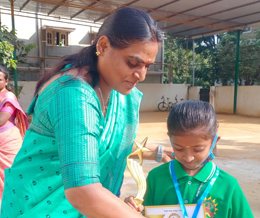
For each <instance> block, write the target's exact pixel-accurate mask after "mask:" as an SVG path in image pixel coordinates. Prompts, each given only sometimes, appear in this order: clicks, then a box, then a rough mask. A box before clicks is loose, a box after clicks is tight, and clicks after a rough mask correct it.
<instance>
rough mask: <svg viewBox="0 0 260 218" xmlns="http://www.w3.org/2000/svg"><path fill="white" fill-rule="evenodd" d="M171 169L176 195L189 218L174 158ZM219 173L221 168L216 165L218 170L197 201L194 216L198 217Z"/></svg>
mask: <svg viewBox="0 0 260 218" xmlns="http://www.w3.org/2000/svg"><path fill="white" fill-rule="evenodd" d="M170 169H171V175H172V180H173V185H174V188H175V191H176V195H177V197H178V201H179V204H180V207H181V211H182V214H183V217H184V218H189V217H188V214H187V210H186V208H185V205H184V202H183V198H182V196H181V191H180V188H179V184H178V181H177V178H176V174H175V169H174V160H172V161H171V163H170ZM218 175H219V168H218V167H217V166H216V172H215V174H214V176H213V177H212V178H211V180H210V182H209V184H208V185H207V187H206V189H205V190H204V192H203V194H202V195H201V197H200V198H199V200H198V202H197V205H196V207H195V210H194V212H193V215H192V218H197V216H198V213H199V210H200V207H201V205H202V202H203V200H204V199H205V198H206V196H207V195H208V193H209V191H210V189H211V188H212V186H213V185H214V183H215V181H216V179H217V177H218Z"/></svg>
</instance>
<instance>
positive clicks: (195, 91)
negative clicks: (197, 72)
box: [188, 86, 202, 100]
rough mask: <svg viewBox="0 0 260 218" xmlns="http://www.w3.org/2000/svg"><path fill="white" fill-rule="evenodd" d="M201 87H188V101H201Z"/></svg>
mask: <svg viewBox="0 0 260 218" xmlns="http://www.w3.org/2000/svg"><path fill="white" fill-rule="evenodd" d="M201 88H202V87H201V86H189V87H188V99H189V100H200V89H201Z"/></svg>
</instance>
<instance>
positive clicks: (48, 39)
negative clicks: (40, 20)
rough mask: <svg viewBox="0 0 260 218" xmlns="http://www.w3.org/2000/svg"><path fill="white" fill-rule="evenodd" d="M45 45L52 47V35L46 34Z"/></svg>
mask: <svg viewBox="0 0 260 218" xmlns="http://www.w3.org/2000/svg"><path fill="white" fill-rule="evenodd" d="M47 45H52V33H50V32H47Z"/></svg>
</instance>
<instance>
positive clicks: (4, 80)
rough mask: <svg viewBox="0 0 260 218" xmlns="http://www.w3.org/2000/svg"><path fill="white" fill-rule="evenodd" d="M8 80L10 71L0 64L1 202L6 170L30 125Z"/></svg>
mask: <svg viewBox="0 0 260 218" xmlns="http://www.w3.org/2000/svg"><path fill="white" fill-rule="evenodd" d="M8 82H9V75H8V71H7V69H6V68H5V67H3V66H2V65H0V202H1V199H2V194H3V188H4V170H5V169H6V168H10V167H11V165H12V163H13V160H14V157H15V155H16V154H17V152H18V151H19V149H20V148H21V145H22V142H23V137H24V134H25V131H26V129H27V127H28V123H27V117H26V115H25V114H24V112H23V110H22V108H21V107H20V105H19V103H18V101H17V99H16V97H15V95H14V94H13V93H12V92H11V89H10V87H9V85H8Z"/></svg>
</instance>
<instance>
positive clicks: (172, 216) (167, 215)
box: [145, 204, 206, 218]
mask: <svg viewBox="0 0 260 218" xmlns="http://www.w3.org/2000/svg"><path fill="white" fill-rule="evenodd" d="M185 207H186V210H187V214H188V217H189V218H191V217H192V215H193V212H194V210H195V207H196V204H185ZM145 216H146V217H149V218H184V217H183V214H182V211H181V208H180V206H179V205H164V206H146V207H145ZM197 218H206V211H205V206H204V204H202V205H201V207H200V210H199V213H198V216H197Z"/></svg>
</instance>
